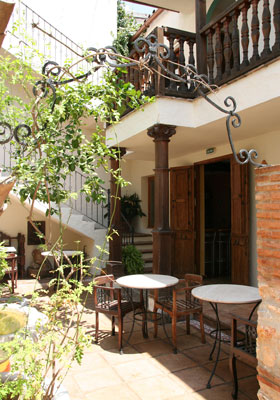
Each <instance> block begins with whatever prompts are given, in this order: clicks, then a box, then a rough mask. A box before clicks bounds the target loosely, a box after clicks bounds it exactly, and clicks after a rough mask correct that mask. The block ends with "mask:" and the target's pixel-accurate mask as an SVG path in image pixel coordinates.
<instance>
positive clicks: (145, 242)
mask: <svg viewBox="0 0 280 400" xmlns="http://www.w3.org/2000/svg"><path fill="white" fill-rule="evenodd" d="M149 244H150V245H151V244H153V242H152V241H150V242H148V241H141V242H135V241H134V246H143V245H145V246H146V245H149Z"/></svg>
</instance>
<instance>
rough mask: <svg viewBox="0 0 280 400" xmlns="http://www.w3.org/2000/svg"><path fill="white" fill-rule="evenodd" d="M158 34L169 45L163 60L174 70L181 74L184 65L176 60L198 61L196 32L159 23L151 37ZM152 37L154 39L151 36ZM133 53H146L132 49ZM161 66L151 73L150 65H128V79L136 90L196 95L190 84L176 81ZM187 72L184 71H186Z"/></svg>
mask: <svg viewBox="0 0 280 400" xmlns="http://www.w3.org/2000/svg"><path fill="white" fill-rule="evenodd" d="M151 35H154V37H156V39H157V41H158V42H159V43H165V44H166V45H167V46H168V47H169V49H170V57H169V59H168V60H165V61H164V62H163V64H164V65H165V66H167V68H168V69H169V70H170V71H172V72H173V73H175V74H178V75H180V74H181V72H182V71H181V69H180V68H179V67H178V65H176V64H181V65H186V64H192V65H195V57H194V45H195V36H196V35H195V34H194V33H192V32H186V31H182V30H178V29H174V28H168V27H160V28H159V27H157V28H156V29H155V30H154V31H153V32H152V33H151V34H150V35H148V38H152V37H153V36H151ZM151 40H152V41H153V40H154V39H151ZM130 57H131V58H133V59H136V60H140V59H141V57H143V55H140V54H139V53H138V52H136V51H135V50H133V51H132V52H131V53H130ZM157 68H158V72H159V74H150V73H149V71H148V70H147V69H145V70H142V71H141V70H139V69H135V68H129V70H128V73H127V74H124V76H123V79H124V80H125V81H127V82H128V81H129V82H132V83H133V84H134V86H135V87H136V89H137V90H141V91H142V92H143V93H145V94H147V95H150V96H156V95H161V96H176V97H186V98H194V97H195V96H194V93H193V87H192V86H191V85H187V84H183V83H181V82H176V81H175V80H170V79H168V78H166V77H165V76H163V71H161V70H160V67H157ZM184 72H185V71H184Z"/></svg>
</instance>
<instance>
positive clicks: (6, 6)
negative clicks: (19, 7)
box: [0, 1, 15, 48]
mask: <svg viewBox="0 0 280 400" xmlns="http://www.w3.org/2000/svg"><path fill="white" fill-rule="evenodd" d="M14 6H15V3H6V2H5V1H0V48H1V47H2V43H3V40H4V38H5V31H6V28H7V26H8V23H9V20H10V17H11V15H12V13H13V9H14Z"/></svg>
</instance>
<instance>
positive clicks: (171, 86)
mask: <svg viewBox="0 0 280 400" xmlns="http://www.w3.org/2000/svg"><path fill="white" fill-rule="evenodd" d="M167 38H168V40H169V50H170V57H169V60H170V61H171V63H168V68H169V70H170V71H171V72H173V73H174V74H175V70H176V68H177V66H176V65H175V64H174V63H177V58H176V55H175V52H174V40H175V38H176V36H175V35H173V34H170V35H168V37H167ZM168 88H169V90H173V91H174V90H177V83H176V82H175V81H174V80H170V82H169V86H168Z"/></svg>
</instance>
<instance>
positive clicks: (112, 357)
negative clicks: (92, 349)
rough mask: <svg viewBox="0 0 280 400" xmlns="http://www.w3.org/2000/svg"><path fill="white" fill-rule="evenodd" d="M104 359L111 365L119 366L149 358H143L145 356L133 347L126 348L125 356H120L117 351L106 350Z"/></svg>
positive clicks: (124, 349)
mask: <svg viewBox="0 0 280 400" xmlns="http://www.w3.org/2000/svg"><path fill="white" fill-rule="evenodd" d="M102 357H103V358H104V359H105V360H106V361H107V362H108V363H109V364H110V365H119V364H123V363H126V362H129V361H132V360H134V361H136V360H139V359H141V358H142V359H143V358H147V357H145V356H143V354H141V353H139V352H138V351H137V350H135V349H134V348H133V347H131V346H124V348H123V354H120V353H119V351H118V350H117V349H111V350H104V349H102Z"/></svg>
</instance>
